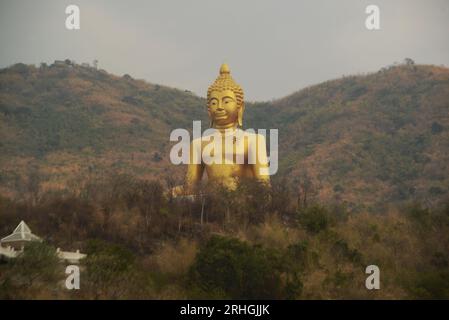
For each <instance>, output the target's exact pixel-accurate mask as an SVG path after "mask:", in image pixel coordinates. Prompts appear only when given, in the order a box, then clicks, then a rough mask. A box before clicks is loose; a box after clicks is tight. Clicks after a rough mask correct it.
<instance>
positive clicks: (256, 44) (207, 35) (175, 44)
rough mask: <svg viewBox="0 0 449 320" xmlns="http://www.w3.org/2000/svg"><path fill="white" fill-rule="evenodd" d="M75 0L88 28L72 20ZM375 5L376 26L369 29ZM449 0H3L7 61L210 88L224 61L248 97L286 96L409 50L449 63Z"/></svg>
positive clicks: (1, 30) (1, 26) (0, 37)
mask: <svg viewBox="0 0 449 320" xmlns="http://www.w3.org/2000/svg"><path fill="white" fill-rule="evenodd" d="M69 4H76V5H78V6H79V8H80V11H81V29H80V30H76V31H69V30H67V29H66V28H65V19H66V16H67V15H66V14H65V8H66V6H67V5H69ZM369 4H376V5H378V6H379V7H380V27H381V29H380V30H378V31H369V30H367V29H366V28H365V19H366V17H367V14H366V13H365V8H366V6H367V5H369ZM448 31H449V1H447V0H441V1H440V0H421V1H414V0H386V1H385V0H370V1H365V0H344V1H335V0H328V1H324V0H322V1H317V0H304V1H301V0H292V1H285V0H277V1H274V0H270V1H263V0H257V1H255V0H254V1H250V0H246V1H245V0H227V1H225V0H222V1H214V0H183V1H170V0H161V1H156V0H146V1H133V0H126V1H124V0H123V1H113V0H104V1H100V0H86V1H84V0H71V1H65V0H52V1H49V0H39V1H36V0H28V1H23V0H0V44H1V45H0V67H6V66H9V65H11V64H14V63H17V62H23V63H28V64H31V63H32V64H39V63H40V62H47V63H51V62H53V61H54V60H55V59H58V60H59V59H60V60H62V59H66V58H69V59H72V60H75V61H76V62H78V63H81V62H89V63H91V62H92V61H93V60H94V59H98V61H99V67H100V68H103V69H105V70H107V71H108V72H111V73H114V74H118V75H123V74H125V73H128V74H130V75H131V76H133V77H135V78H142V79H145V80H148V81H150V82H153V83H159V84H164V85H169V86H172V87H177V88H180V89H188V90H191V91H193V92H195V93H197V94H199V95H201V96H205V93H206V90H207V87H208V86H209V84H210V83H211V82H212V81H213V80H214V79H215V78H216V76H217V73H218V69H219V67H220V64H221V63H222V62H223V61H226V62H227V63H228V64H229V65H230V67H231V72H232V74H233V76H234V79H236V81H237V82H238V83H240V84H241V85H242V87H243V89H244V91H245V96H246V99H248V100H267V99H272V98H280V97H282V96H285V95H287V94H290V93H292V92H293V91H296V90H298V89H301V88H303V87H305V86H308V85H311V84H316V83H319V82H322V81H325V80H329V79H332V78H337V77H340V76H342V75H349V74H355V73H363V72H371V71H376V70H378V69H380V68H381V67H383V66H387V65H390V64H392V63H393V62H395V61H397V62H399V61H402V60H403V59H404V58H405V57H410V58H412V59H414V60H415V61H416V63H422V64H436V65H441V64H444V65H446V66H449V34H448Z"/></svg>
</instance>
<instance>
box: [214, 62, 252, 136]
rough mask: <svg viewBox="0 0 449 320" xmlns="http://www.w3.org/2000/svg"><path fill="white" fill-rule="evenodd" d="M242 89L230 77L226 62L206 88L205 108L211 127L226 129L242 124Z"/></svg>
mask: <svg viewBox="0 0 449 320" xmlns="http://www.w3.org/2000/svg"><path fill="white" fill-rule="evenodd" d="M244 109H245V104H244V102H243V90H242V88H241V87H240V86H239V85H238V84H237V83H235V81H234V79H232V77H231V72H230V70H229V67H228V65H227V64H223V65H222V66H221V68H220V75H219V76H218V78H217V79H216V80H215V82H214V83H213V84H212V85H211V86H210V87H209V89H208V90H207V110H208V113H209V119H210V124H211V127H213V128H217V129H227V128H232V127H237V126H239V127H241V126H242V125H243V111H244Z"/></svg>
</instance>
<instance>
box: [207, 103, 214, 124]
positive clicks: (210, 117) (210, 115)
mask: <svg viewBox="0 0 449 320" xmlns="http://www.w3.org/2000/svg"><path fill="white" fill-rule="evenodd" d="M207 114H208V115H209V125H210V128H212V126H213V125H214V120H213V119H212V114H211V113H210V109H209V107H208V108H207Z"/></svg>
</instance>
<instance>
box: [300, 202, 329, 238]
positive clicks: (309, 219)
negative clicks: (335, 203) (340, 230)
mask: <svg viewBox="0 0 449 320" xmlns="http://www.w3.org/2000/svg"><path fill="white" fill-rule="evenodd" d="M298 222H299V224H300V225H302V226H303V227H304V228H305V229H306V230H307V231H309V232H311V233H318V232H320V231H322V230H326V229H327V228H328V227H329V225H330V216H329V212H328V211H327V210H326V208H324V207H321V206H312V207H308V208H305V209H302V210H301V211H300V212H299V214H298Z"/></svg>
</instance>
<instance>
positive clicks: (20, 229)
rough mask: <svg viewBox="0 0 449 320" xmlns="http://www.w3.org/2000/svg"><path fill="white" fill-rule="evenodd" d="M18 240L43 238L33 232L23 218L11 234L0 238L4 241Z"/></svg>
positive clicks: (38, 239)
mask: <svg viewBox="0 0 449 320" xmlns="http://www.w3.org/2000/svg"><path fill="white" fill-rule="evenodd" d="M16 241H41V238H39V237H38V236H36V235H34V234H32V233H31V230H30V228H29V227H28V226H27V224H26V223H25V222H24V221H23V220H22V221H20V223H19V225H18V226H17V227H16V228H15V229H14V231H13V232H12V233H11V234H10V235H9V236H6V237H4V238H3V239H1V240H0V242H2V243H5V242H16Z"/></svg>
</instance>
